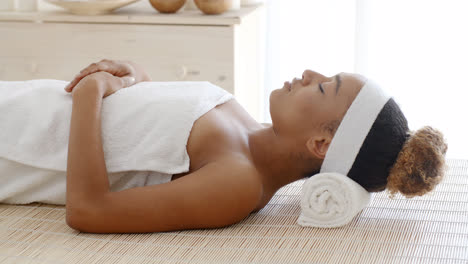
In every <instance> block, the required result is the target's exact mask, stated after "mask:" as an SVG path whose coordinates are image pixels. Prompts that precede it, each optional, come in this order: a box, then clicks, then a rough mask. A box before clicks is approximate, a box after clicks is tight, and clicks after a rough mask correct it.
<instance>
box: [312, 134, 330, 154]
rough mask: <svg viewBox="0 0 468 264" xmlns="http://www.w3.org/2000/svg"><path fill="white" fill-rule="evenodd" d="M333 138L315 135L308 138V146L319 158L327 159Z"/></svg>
mask: <svg viewBox="0 0 468 264" xmlns="http://www.w3.org/2000/svg"><path fill="white" fill-rule="evenodd" d="M330 143H331V138H330V137H326V136H313V137H311V138H309V140H307V143H306V146H307V149H308V150H309V152H310V153H312V155H314V156H315V157H317V158H319V159H325V154H327V150H328V147H329V146H330Z"/></svg>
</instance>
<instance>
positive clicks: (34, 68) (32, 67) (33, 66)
mask: <svg viewBox="0 0 468 264" xmlns="http://www.w3.org/2000/svg"><path fill="white" fill-rule="evenodd" d="M29 70H30V71H31V73H36V72H37V63H35V62H31V63H30V64H29Z"/></svg>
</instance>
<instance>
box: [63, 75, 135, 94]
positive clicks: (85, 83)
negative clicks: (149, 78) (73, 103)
mask: <svg viewBox="0 0 468 264" xmlns="http://www.w3.org/2000/svg"><path fill="white" fill-rule="evenodd" d="M134 83H135V80H134V79H133V77H128V76H125V77H117V76H114V75H112V74H110V73H108V72H104V71H100V72H95V73H91V74H89V75H86V76H85V77H84V78H82V79H80V81H79V82H78V83H77V84H76V85H75V87H74V89H73V90H72V91H71V93H72V96H73V97H74V96H75V94H78V93H82V92H83V91H90V90H91V91H93V92H97V93H98V94H99V95H100V96H102V98H106V97H107V96H109V95H111V94H113V93H115V92H117V91H118V90H120V89H123V88H127V87H129V86H131V85H133V84H134Z"/></svg>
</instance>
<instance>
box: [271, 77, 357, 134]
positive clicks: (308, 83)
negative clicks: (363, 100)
mask: <svg viewBox="0 0 468 264" xmlns="http://www.w3.org/2000/svg"><path fill="white" fill-rule="evenodd" d="M364 83H365V78H364V77H363V76H361V75H358V74H350V73H340V74H337V75H335V76H332V77H327V76H324V75H322V74H320V73H317V72H314V71H311V70H305V71H304V73H303V75H302V78H301V79H298V78H294V79H293V80H292V81H291V82H285V83H284V86H283V88H281V89H277V90H274V91H273V92H272V93H271V94H270V114H271V119H272V126H273V128H274V129H275V131H276V133H277V134H278V135H280V136H286V137H292V138H295V139H307V138H308V137H310V136H311V135H314V134H317V133H321V129H320V125H321V124H325V123H327V122H328V121H333V120H341V119H342V118H343V116H344V114H345V113H346V111H347V109H348V107H349V106H350V105H351V103H352V101H353V100H354V98H355V97H356V95H357V94H358V92H359V91H360V89H361V87H362V86H363V85H364Z"/></svg>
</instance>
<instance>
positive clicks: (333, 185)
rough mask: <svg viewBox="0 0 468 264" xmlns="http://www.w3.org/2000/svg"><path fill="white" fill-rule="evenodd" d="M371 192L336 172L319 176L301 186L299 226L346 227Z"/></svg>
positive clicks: (368, 198) (367, 199)
mask: <svg viewBox="0 0 468 264" xmlns="http://www.w3.org/2000/svg"><path fill="white" fill-rule="evenodd" d="M370 196H371V195H370V193H369V192H367V191H366V190H365V189H364V188H363V187H362V186H361V185H359V184H358V183H356V182H355V181H353V180H352V179H350V178H348V177H347V176H345V175H342V174H339V173H331V172H326V173H320V174H317V175H314V176H312V177H310V178H309V179H307V180H306V181H305V182H304V184H303V186H302V194H301V214H300V216H299V218H298V220H297V223H298V224H299V225H301V226H308V227H321V228H331V227H340V226H344V225H346V224H348V223H349V222H350V221H351V220H352V219H353V218H354V217H355V216H356V215H357V214H358V213H359V212H360V211H361V210H362V209H363V208H364V207H365V206H366V205H367V204H368V203H369V201H370Z"/></svg>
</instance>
